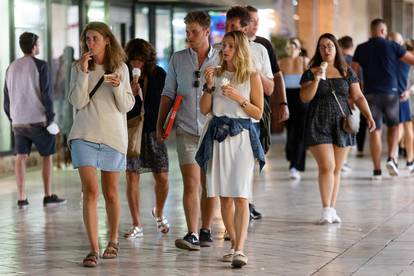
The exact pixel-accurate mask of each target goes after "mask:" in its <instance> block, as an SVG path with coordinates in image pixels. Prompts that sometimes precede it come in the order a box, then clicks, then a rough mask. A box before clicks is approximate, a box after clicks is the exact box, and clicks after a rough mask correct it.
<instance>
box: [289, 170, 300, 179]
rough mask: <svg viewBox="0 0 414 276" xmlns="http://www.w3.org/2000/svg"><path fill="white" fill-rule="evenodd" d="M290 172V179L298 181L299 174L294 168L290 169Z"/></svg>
mask: <svg viewBox="0 0 414 276" xmlns="http://www.w3.org/2000/svg"><path fill="white" fill-rule="evenodd" d="M289 172H290V179H295V180H299V179H300V178H301V176H300V172H299V171H298V170H297V169H296V168H291V169H290V170H289Z"/></svg>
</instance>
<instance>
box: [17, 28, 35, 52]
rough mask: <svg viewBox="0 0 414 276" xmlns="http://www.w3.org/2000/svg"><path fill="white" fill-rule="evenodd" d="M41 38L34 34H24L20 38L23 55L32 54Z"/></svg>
mask: <svg viewBox="0 0 414 276" xmlns="http://www.w3.org/2000/svg"><path fill="white" fill-rule="evenodd" d="M38 39H39V37H38V36H37V35H36V34H34V33H29V32H24V33H22V34H21V35H20V37H19V45H20V49H22V51H23V53H25V54H31V53H32V51H33V47H34V46H35V45H36V42H37V40H38Z"/></svg>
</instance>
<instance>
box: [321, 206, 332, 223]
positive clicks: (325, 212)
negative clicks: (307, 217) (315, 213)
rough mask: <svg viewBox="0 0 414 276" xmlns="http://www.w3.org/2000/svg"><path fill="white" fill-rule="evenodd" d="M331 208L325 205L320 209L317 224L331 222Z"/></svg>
mask: <svg viewBox="0 0 414 276" xmlns="http://www.w3.org/2000/svg"><path fill="white" fill-rule="evenodd" d="M331 214H332V213H331V208H329V207H326V208H323V209H322V214H321V219H320V220H319V224H328V223H332V215H331Z"/></svg>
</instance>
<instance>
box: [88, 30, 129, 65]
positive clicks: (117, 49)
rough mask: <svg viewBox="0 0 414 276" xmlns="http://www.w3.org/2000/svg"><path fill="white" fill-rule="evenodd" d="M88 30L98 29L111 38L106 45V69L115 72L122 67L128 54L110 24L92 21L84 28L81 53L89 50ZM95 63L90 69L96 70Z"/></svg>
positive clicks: (104, 35)
mask: <svg viewBox="0 0 414 276" xmlns="http://www.w3.org/2000/svg"><path fill="white" fill-rule="evenodd" d="M88 31H96V32H98V33H100V34H101V35H102V36H103V37H104V38H105V39H108V40H109V43H108V44H107V45H106V46H105V55H104V60H103V66H104V70H105V71H108V72H114V71H115V70H116V69H118V68H119V67H121V65H122V63H123V62H124V61H125V60H126V55H125V52H124V50H123V49H122V47H121V45H120V44H119V42H118V41H117V40H116V38H115V36H114V34H113V33H112V32H111V30H110V29H109V27H108V25H106V24H105V23H103V22H90V23H88V25H86V27H85V29H83V31H82V34H81V37H80V48H81V55H83V54H84V53H86V52H88V51H89V49H88V45H86V33H87V32H88ZM94 67H95V64H94V63H93V62H92V63H90V66H89V69H90V70H94V69H95V68H94Z"/></svg>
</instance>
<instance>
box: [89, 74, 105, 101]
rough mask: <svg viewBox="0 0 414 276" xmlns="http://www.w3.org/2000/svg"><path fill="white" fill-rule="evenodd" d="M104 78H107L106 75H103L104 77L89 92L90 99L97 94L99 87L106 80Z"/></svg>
mask: <svg viewBox="0 0 414 276" xmlns="http://www.w3.org/2000/svg"><path fill="white" fill-rule="evenodd" d="M105 74H109V72H105ZM104 79H105V78H104V75H102V77H101V78H100V79H99V80H98V82H97V83H96V84H95V87H94V88H93V89H92V91H91V92H89V99H91V98H92V97H93V95H95V93H96V91H97V90H98V88H99V87H101V85H102V83H103V82H104Z"/></svg>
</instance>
